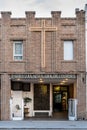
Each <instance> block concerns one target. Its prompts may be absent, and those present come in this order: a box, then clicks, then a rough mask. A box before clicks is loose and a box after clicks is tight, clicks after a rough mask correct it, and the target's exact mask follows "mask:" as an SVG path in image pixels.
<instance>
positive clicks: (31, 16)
mask: <svg viewBox="0 0 87 130" xmlns="http://www.w3.org/2000/svg"><path fill="white" fill-rule="evenodd" d="M25 14H26V37H27V38H26V47H25V49H26V54H25V55H26V64H25V69H26V70H25V71H26V72H27V71H32V70H31V68H30V57H29V55H30V52H29V50H30V51H31V50H32V49H31V48H32V46H29V44H31V43H32V33H31V32H30V30H29V28H30V27H31V26H34V24H35V12H34V11H27V12H25ZM32 66H33V64H32Z"/></svg>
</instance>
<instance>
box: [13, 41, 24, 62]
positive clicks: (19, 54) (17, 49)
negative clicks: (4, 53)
mask: <svg viewBox="0 0 87 130" xmlns="http://www.w3.org/2000/svg"><path fill="white" fill-rule="evenodd" d="M13 51H14V54H13V55H14V60H17V61H18V60H22V59H23V42H22V41H15V42H14V45H13Z"/></svg>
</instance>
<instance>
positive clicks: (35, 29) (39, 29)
mask: <svg viewBox="0 0 87 130" xmlns="http://www.w3.org/2000/svg"><path fill="white" fill-rule="evenodd" d="M29 30H30V31H33V32H41V67H42V68H45V32H52V31H56V30H57V27H48V26H46V25H45V20H42V26H40V27H30V28H29Z"/></svg>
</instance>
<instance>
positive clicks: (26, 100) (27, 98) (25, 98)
mask: <svg viewBox="0 0 87 130" xmlns="http://www.w3.org/2000/svg"><path fill="white" fill-rule="evenodd" d="M31 101H32V99H31V98H29V97H24V104H25V106H26V104H27V103H29V102H31Z"/></svg>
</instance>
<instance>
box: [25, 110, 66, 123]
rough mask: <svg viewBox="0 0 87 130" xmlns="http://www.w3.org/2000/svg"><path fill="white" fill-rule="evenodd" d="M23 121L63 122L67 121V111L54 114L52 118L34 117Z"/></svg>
mask: <svg viewBox="0 0 87 130" xmlns="http://www.w3.org/2000/svg"><path fill="white" fill-rule="evenodd" d="M24 120H59V121H61V120H62V121H65V120H68V113H67V111H64V112H63V111H62V112H54V113H53V116H52V117H49V116H36V117H29V118H25V119H24Z"/></svg>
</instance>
